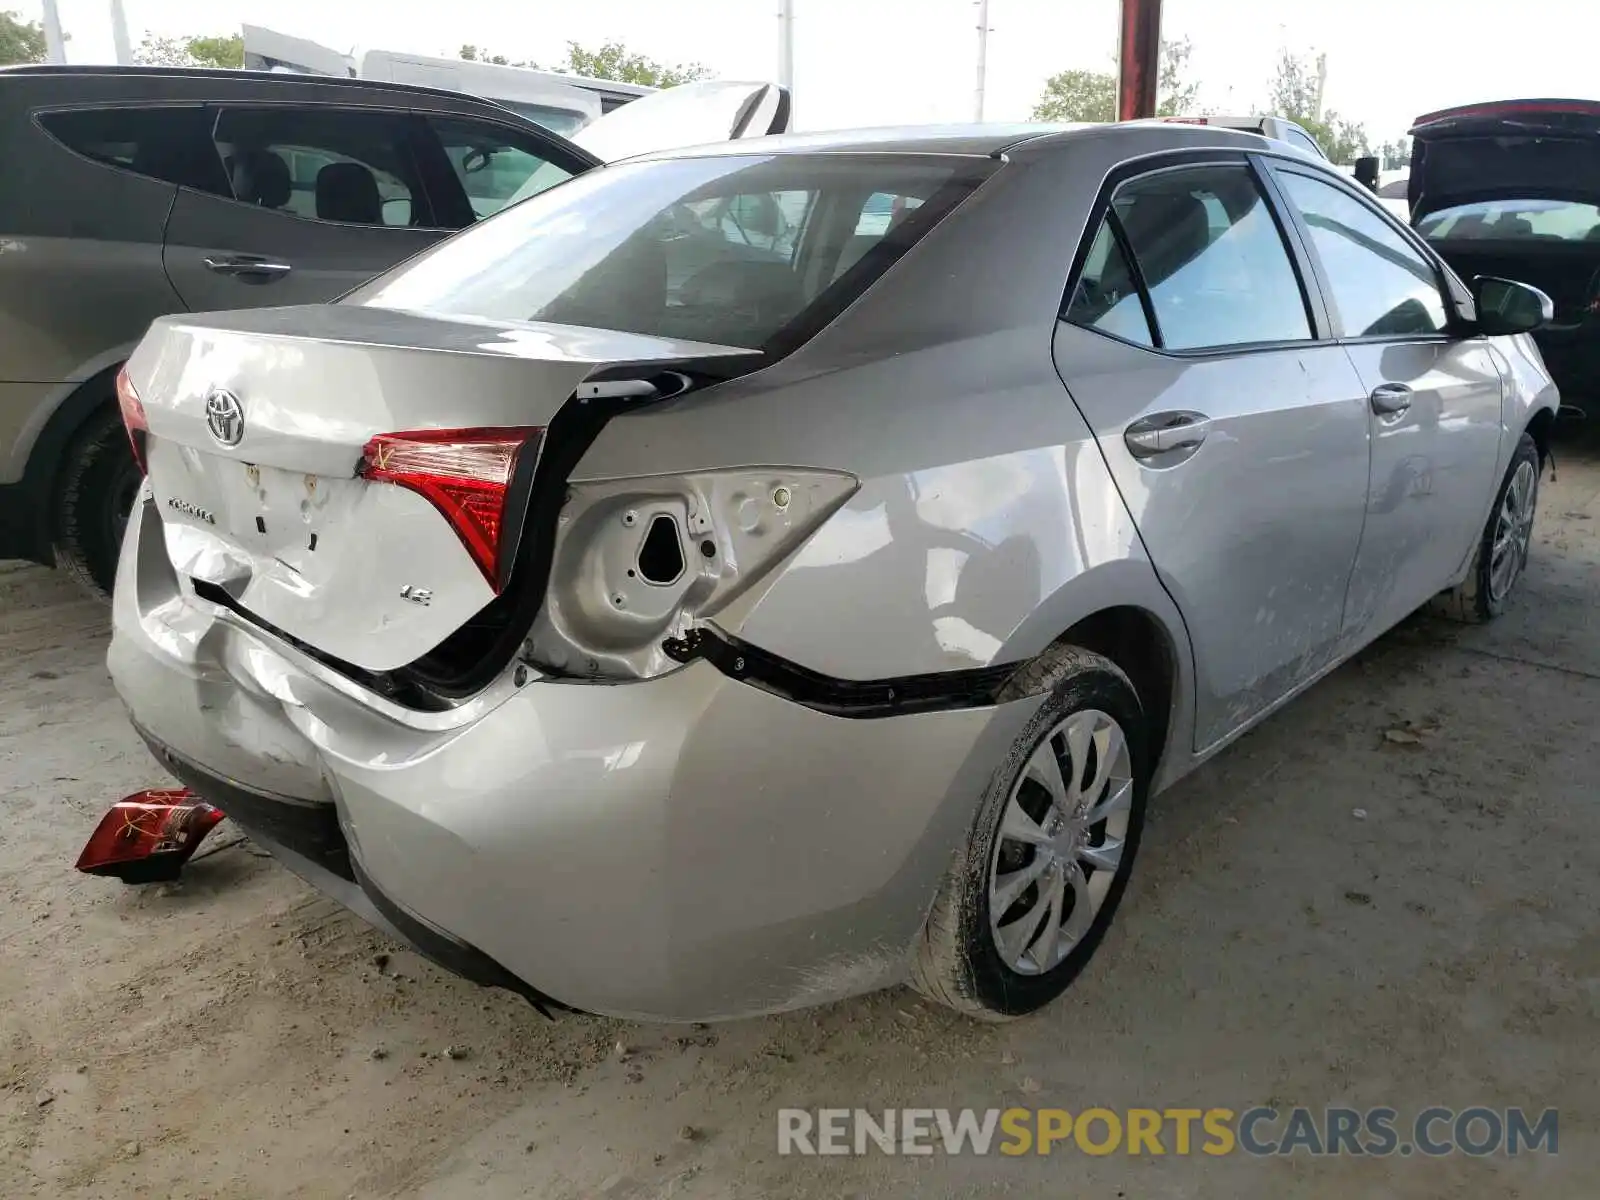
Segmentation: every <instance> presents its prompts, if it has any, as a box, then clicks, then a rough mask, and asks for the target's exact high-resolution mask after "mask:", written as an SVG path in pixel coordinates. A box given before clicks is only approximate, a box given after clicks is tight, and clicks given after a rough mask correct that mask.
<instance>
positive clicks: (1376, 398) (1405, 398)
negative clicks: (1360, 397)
mask: <svg viewBox="0 0 1600 1200" xmlns="http://www.w3.org/2000/svg"><path fill="white" fill-rule="evenodd" d="M1369 399H1370V401H1371V403H1372V411H1373V412H1375V413H1377V414H1378V415H1379V416H1380V417H1392V416H1397V415H1398V414H1400V413H1403V412H1405V411H1406V409H1408V408H1410V407H1411V389H1410V388H1408V387H1407V386H1406V385H1405V384H1403V383H1380V384H1379V385H1378V386H1377V387H1375V388H1373V389H1372V395H1371V396H1370V397H1369Z"/></svg>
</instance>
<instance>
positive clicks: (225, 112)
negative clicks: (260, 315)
mask: <svg viewBox="0 0 1600 1200" xmlns="http://www.w3.org/2000/svg"><path fill="white" fill-rule="evenodd" d="M212 113H213V121H212V140H213V143H214V145H215V151H216V154H217V156H218V158H219V159H220V160H221V162H222V165H223V172H224V176H225V179H226V185H227V189H228V191H227V193H226V194H220V195H219V194H214V193H208V192H201V191H198V190H194V189H187V188H180V189H179V191H178V196H177V199H176V201H175V202H174V204H173V208H172V216H171V218H170V220H169V221H168V224H167V240H166V246H165V250H164V253H163V258H164V261H165V263H166V268H167V274H168V276H169V277H170V278H171V280H172V283H173V286H174V287H176V288H177V290H178V292H179V294H180V295H181V296H182V297H183V300H184V303H185V304H186V305H188V307H189V308H191V309H193V310H196V311H210V310H215V309H232V308H253V307H256V306H259V305H282V304H302V303H309V302H319V301H325V300H331V299H333V298H334V297H335V296H338V295H340V294H342V293H344V292H347V291H349V290H350V289H351V288H353V287H355V286H356V285H357V284H359V283H362V282H364V281H365V280H367V279H370V278H371V277H372V276H373V275H376V274H378V273H379V272H380V271H384V270H386V269H388V268H389V267H391V266H393V265H394V264H395V263H397V262H399V261H400V260H402V259H404V258H407V257H409V256H410V255H412V254H415V253H416V252H417V251H419V250H422V249H425V248H426V247H427V246H429V245H432V244H433V243H434V242H436V241H438V240H439V239H440V238H441V237H443V236H444V235H445V233H446V232H447V231H446V230H445V229H444V228H442V227H441V224H440V221H439V219H438V217H436V215H435V213H434V211H433V206H432V203H431V200H430V198H429V194H428V191H427V189H426V187H425V185H424V180H423V167H422V163H423V161H424V149H425V141H424V139H425V136H426V134H425V131H424V130H423V128H422V126H421V124H420V121H419V120H418V118H416V117H414V116H412V115H411V114H410V113H407V112H401V111H392V110H379V109H363V108H338V107H332V106H304V105H287V104H278V105H238V106H234V105H228V106H220V107H217V108H215V109H214V110H212Z"/></svg>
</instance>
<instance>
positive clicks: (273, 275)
mask: <svg viewBox="0 0 1600 1200" xmlns="http://www.w3.org/2000/svg"><path fill="white" fill-rule="evenodd" d="M205 264H206V270H208V271H215V272H216V273H217V274H218V275H242V276H246V277H251V276H254V277H256V278H258V279H261V280H263V281H265V280H271V279H282V278H283V277H284V276H285V275H287V274H288V273H289V272H290V271H292V270H294V267H293V266H291V265H290V264H289V263H286V262H273V261H272V260H271V259H266V258H257V257H255V256H253V255H248V254H229V255H219V256H216V257H212V258H207V259H206V260H205Z"/></svg>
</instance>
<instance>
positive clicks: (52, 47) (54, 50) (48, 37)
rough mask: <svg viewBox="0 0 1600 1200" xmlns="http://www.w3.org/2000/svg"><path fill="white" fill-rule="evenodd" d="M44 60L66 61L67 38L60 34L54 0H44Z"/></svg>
mask: <svg viewBox="0 0 1600 1200" xmlns="http://www.w3.org/2000/svg"><path fill="white" fill-rule="evenodd" d="M44 48H45V56H44V60H45V62H53V63H64V62H66V61H67V39H66V38H64V37H62V36H61V14H60V13H58V12H57V11H56V0H44Z"/></svg>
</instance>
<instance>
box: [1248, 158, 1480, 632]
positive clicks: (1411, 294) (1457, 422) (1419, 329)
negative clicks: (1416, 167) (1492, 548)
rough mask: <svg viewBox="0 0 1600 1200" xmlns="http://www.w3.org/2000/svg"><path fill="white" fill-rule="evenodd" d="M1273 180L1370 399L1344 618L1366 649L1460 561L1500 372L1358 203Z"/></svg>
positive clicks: (1403, 241)
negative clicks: (1366, 457)
mask: <svg viewBox="0 0 1600 1200" xmlns="http://www.w3.org/2000/svg"><path fill="white" fill-rule="evenodd" d="M1276 177H1277V179H1278V182H1279V185H1280V186H1281V187H1282V189H1283V191H1284V194H1285V196H1286V197H1287V199H1288V203H1289V208H1290V209H1291V211H1292V212H1293V213H1294V215H1295V217H1296V219H1297V220H1298V221H1299V222H1300V223H1301V225H1302V228H1303V229H1304V231H1305V239H1306V241H1307V242H1308V244H1309V246H1310V250H1311V253H1312V257H1313V261H1314V264H1315V268H1316V270H1317V271H1318V272H1319V274H1320V276H1321V278H1322V280H1323V282H1324V290H1325V293H1326V295H1327V297H1328V302H1329V308H1330V313H1329V316H1330V319H1331V320H1332V321H1333V324H1334V329H1335V332H1336V333H1337V335H1338V336H1339V337H1340V339H1341V340H1342V341H1343V343H1344V347H1345V350H1346V351H1347V352H1348V353H1349V355H1350V361H1351V362H1352V363H1353V364H1354V366H1355V369H1356V371H1357V373H1358V374H1359V375H1360V377H1361V385H1362V387H1363V388H1364V389H1365V390H1366V393H1367V397H1368V401H1367V407H1368V415H1367V420H1368V423H1369V426H1370V429H1371V438H1372V485H1371V491H1370V494H1369V495H1368V498H1367V520H1366V531H1365V533H1364V534H1363V535H1362V539H1361V552H1360V555H1359V556H1358V557H1357V560H1356V569H1355V573H1354V574H1353V575H1352V577H1351V581H1350V595H1349V600H1348V606H1347V609H1346V615H1345V621H1346V625H1347V627H1348V629H1349V631H1350V634H1351V636H1352V637H1355V638H1365V637H1366V636H1369V635H1372V634H1376V633H1378V632H1381V631H1382V630H1384V629H1387V628H1388V627H1389V626H1391V625H1393V624H1394V623H1395V622H1396V621H1398V620H1400V619H1401V618H1402V617H1404V616H1405V615H1406V614H1408V613H1410V612H1411V611H1412V610H1413V609H1415V608H1417V607H1418V606H1419V605H1421V604H1423V603H1424V602H1425V601H1427V600H1428V598H1429V597H1431V596H1432V595H1433V594H1434V593H1436V592H1438V591H1440V590H1441V589H1443V588H1445V587H1446V586H1448V585H1450V584H1451V583H1453V582H1454V580H1455V578H1456V576H1457V574H1458V573H1459V571H1460V569H1461V567H1462V565H1463V564H1464V563H1465V561H1466V558H1467V555H1468V554H1470V553H1471V551H1472V547H1473V544H1474V542H1475V540H1476V538H1477V536H1478V533H1479V531H1480V530H1481V529H1482V527H1483V520H1484V514H1485V512H1486V511H1487V505H1488V502H1489V497H1490V494H1491V492H1492V490H1493V488H1494V484H1495V469H1496V464H1497V462H1498V459H1499V454H1500V439H1501V429H1500V425H1501V422H1500V402H1501V379H1500V370H1499V367H1498V366H1497V365H1496V360H1495V355H1494V352H1493V351H1492V350H1491V349H1490V345H1489V340H1488V339H1487V338H1482V337H1472V338H1466V339H1462V338H1459V337H1457V336H1455V335H1454V334H1453V333H1452V332H1451V328H1450V320H1449V316H1448V312H1449V310H1448V307H1447V303H1446V297H1445V294H1444V286H1443V277H1442V276H1441V274H1440V272H1439V269H1438V267H1437V266H1436V265H1435V263H1434V262H1433V260H1432V259H1430V258H1429V257H1428V256H1427V255H1426V254H1424V253H1423V251H1422V250H1421V249H1420V248H1419V247H1418V246H1417V245H1415V243H1414V242H1413V241H1412V239H1411V238H1410V237H1409V236H1407V234H1406V233H1405V232H1403V231H1402V230H1401V229H1400V228H1399V227H1398V226H1397V225H1396V224H1395V223H1394V222H1393V221H1392V220H1391V219H1390V218H1389V217H1388V216H1387V215H1385V214H1384V213H1382V212H1381V211H1380V210H1379V209H1378V208H1377V207H1376V206H1375V205H1374V204H1373V203H1372V202H1371V201H1369V200H1368V199H1367V198H1366V196H1365V195H1364V194H1362V193H1361V192H1359V191H1358V190H1357V189H1355V188H1353V187H1346V186H1345V185H1344V184H1343V182H1342V181H1337V180H1334V179H1332V178H1329V177H1328V176H1326V175H1324V174H1321V173H1319V174H1317V175H1311V174H1308V173H1305V172H1303V171H1300V170H1298V169H1296V168H1294V167H1291V166H1289V165H1288V164H1286V163H1282V164H1280V165H1279V166H1278V168H1277V170H1276Z"/></svg>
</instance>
